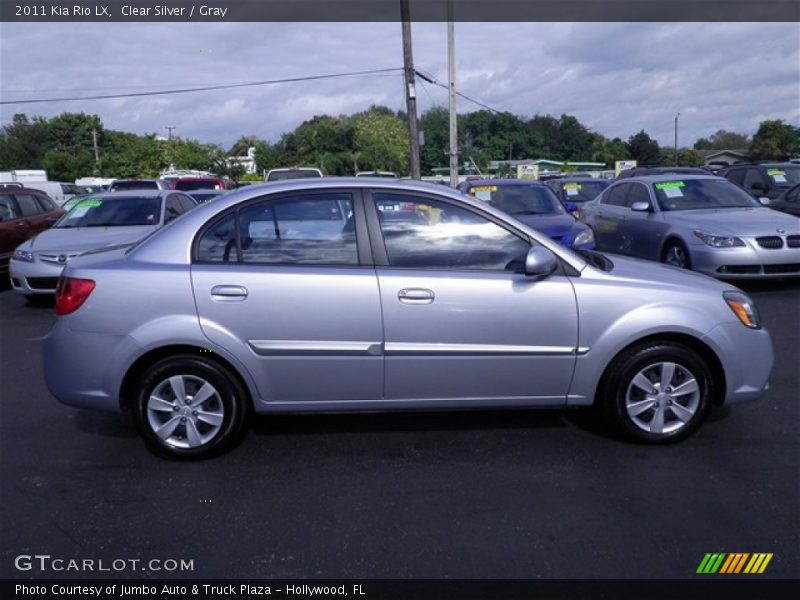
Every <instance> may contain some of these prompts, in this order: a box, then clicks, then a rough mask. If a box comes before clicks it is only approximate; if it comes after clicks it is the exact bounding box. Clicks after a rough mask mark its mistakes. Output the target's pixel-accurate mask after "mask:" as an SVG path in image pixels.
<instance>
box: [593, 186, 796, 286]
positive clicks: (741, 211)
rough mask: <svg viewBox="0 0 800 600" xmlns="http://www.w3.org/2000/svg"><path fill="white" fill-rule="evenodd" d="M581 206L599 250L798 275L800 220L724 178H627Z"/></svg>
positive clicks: (740, 271)
mask: <svg viewBox="0 0 800 600" xmlns="http://www.w3.org/2000/svg"><path fill="white" fill-rule="evenodd" d="M582 208H583V213H582V215H581V220H582V221H583V222H585V223H586V224H587V225H589V227H591V228H592V230H593V231H594V234H595V241H596V244H597V249H598V250H600V251H604V252H611V253H617V254H624V255H627V256H635V257H638V258H646V259H650V260H658V261H661V262H664V263H667V264H669V265H673V266H675V267H681V268H684V269H693V270H695V271H699V272H701V273H705V274H706V275H711V276H712V277H719V278H721V279H753V278H765V277H766V278H769V277H800V218H798V217H797V216H794V215H788V214H783V213H780V212H777V211H774V210H772V209H770V208H765V207H763V206H761V204H759V202H758V201H756V200H754V199H753V198H752V197H751V196H750V195H749V194H747V193H746V192H745V191H744V190H743V189H741V188H740V187H738V186H737V185H735V184H733V183H731V182H730V181H728V180H727V179H723V178H722V177H714V176H710V175H675V174H669V175H659V176H644V177H632V178H628V179H624V180H622V181H618V182H617V183H615V184H614V185H612V186H611V187H609V188H608V189H606V190H604V191H603V193H602V194H601V195H600V196H598V197H597V198H595V199H594V200H593V201H591V202H587V203H585V204H584V205H583V207H582Z"/></svg>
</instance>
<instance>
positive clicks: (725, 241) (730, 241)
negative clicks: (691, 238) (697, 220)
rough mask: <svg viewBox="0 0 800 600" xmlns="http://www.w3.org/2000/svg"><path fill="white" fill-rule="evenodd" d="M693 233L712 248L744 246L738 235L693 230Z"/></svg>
mask: <svg viewBox="0 0 800 600" xmlns="http://www.w3.org/2000/svg"><path fill="white" fill-rule="evenodd" d="M694 234H695V235H696V236H697V237H699V238H700V239H701V240H703V241H704V242H705V243H706V244H708V245H709V246H713V247H714V248H733V247H735V246H744V242H743V241H742V240H740V239H739V238H738V237H733V236H730V235H712V234H710V233H705V232H704V231H697V230H695V232H694Z"/></svg>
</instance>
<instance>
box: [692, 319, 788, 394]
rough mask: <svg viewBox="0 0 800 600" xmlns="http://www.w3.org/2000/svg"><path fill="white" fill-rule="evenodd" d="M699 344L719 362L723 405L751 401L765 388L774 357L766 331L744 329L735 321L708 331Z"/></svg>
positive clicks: (767, 386)
mask: <svg viewBox="0 0 800 600" xmlns="http://www.w3.org/2000/svg"><path fill="white" fill-rule="evenodd" d="M703 341H704V342H705V343H706V344H708V345H709V346H711V348H712V349H713V350H714V352H715V354H716V355H717V356H718V357H719V358H720V361H721V362H722V368H723V371H724V372H725V398H724V401H723V403H724V404H738V403H739V402H746V401H748V400H755V399H757V398H759V397H761V396H762V395H763V394H764V392H766V391H767V389H769V376H770V373H771V372H772V365H773V363H774V361H775V357H774V354H773V350H772V340H771V338H770V335H769V332H768V331H767V330H766V329H748V328H747V327H745V326H744V325H742V324H741V323H738V322H732V323H723V324H721V325H717V326H716V327H714V328H713V329H712V330H711V331H709V332H708V333H707V334H706V335H705V337H704V338H703Z"/></svg>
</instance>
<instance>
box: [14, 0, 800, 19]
mask: <svg viewBox="0 0 800 600" xmlns="http://www.w3.org/2000/svg"><path fill="white" fill-rule="evenodd" d="M448 1H449V0H408V3H409V9H410V18H411V20H412V21H416V22H425V21H428V22H435V21H447V20H448ZM452 4H453V20H454V21H458V22H484V21H487V22H488V21H495V22H503V21H511V22H525V21H527V22H548V21H550V22H556V21H563V22H579V21H588V22H604V21H607V22H666V21H675V22H677V21H680V22H713V21H719V22H732V21H748V22H749V21H769V22H793V21H799V20H800V2H798V1H797V0H602V1H601V0H452ZM400 5H401V0H212V1H211V2H205V3H204V2H192V1H186V0H151V1H141V0H139V1H129V0H99V1H97V0H92V1H91V2H86V1H81V0H78V1H77V2H75V1H68V0H65V1H62V2H59V1H52V0H31V1H21V0H16V1H14V0H3V2H2V3H0V21H6V22H60V21H64V22H70V21H95V22H106V21H118V22H134V21H137V22H138V21H141V22H147V21H161V22H165V21H166V22H189V21H206V22H214V21H220V22H258V21H265V22H278V21H285V22H307V21H319V22H352V21H365V22H370V21H371V22H391V21H399V20H400Z"/></svg>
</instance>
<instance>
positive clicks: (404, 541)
mask: <svg viewBox="0 0 800 600" xmlns="http://www.w3.org/2000/svg"><path fill="white" fill-rule="evenodd" d="M742 287H744V288H745V290H746V291H748V292H749V293H751V295H752V296H753V297H754V299H755V300H756V303H757V305H758V307H759V309H760V310H761V314H762V317H763V320H764V322H765V325H766V327H767V328H768V329H769V330H770V332H771V333H772V336H773V342H774V346H775V352H776V364H775V370H774V373H773V377H772V386H771V389H770V390H769V392H768V393H767V394H766V395H765V396H764V397H763V398H762V399H761V400H758V401H756V402H752V403H749V404H745V405H739V406H736V407H733V408H732V409H721V410H716V411H715V412H714V413H713V414H712V416H711V419H710V420H709V421H708V422H707V423H706V424H705V425H704V427H703V428H702V429H701V430H700V431H699V432H698V433H697V434H696V435H695V436H693V437H692V438H690V439H689V440H687V441H685V442H683V443H681V444H678V445H673V446H666V447H645V446H638V445H632V444H629V443H625V442H621V441H618V440H617V439H615V438H613V437H611V436H609V434H607V433H606V432H605V431H604V430H603V429H602V428H598V427H597V426H596V425H595V424H594V422H593V420H592V418H591V415H590V414H589V413H587V412H586V411H551V410H547V411H536V410H524V411H502V412H501V411H488V412H487V411H480V412H458V413H456V412H451V413H403V414H348V415H342V414H339V415H302V416H293V415H279V416H268V417H259V418H257V419H255V422H254V424H253V426H252V428H251V429H250V432H249V433H248V435H247V437H246V439H245V440H244V442H243V443H242V444H241V445H240V446H239V447H238V448H236V449H235V450H234V451H232V452H230V453H228V454H226V455H224V456H221V457H219V458H216V459H214V460H210V461H203V462H193V463H178V462H170V461H166V460H162V459H159V458H157V457H155V456H153V455H151V454H150V453H148V451H147V450H146V449H145V447H144V445H143V444H142V442H141V441H140V439H139V438H138V436H137V434H136V431H135V429H134V427H133V425H132V423H131V420H130V418H129V417H128V416H126V415H115V414H104V413H96V412H90V411H84V410H78V409H74V408H69V407H66V406H63V405H61V404H59V403H58V402H57V401H56V400H55V399H53V398H52V397H51V396H50V395H49V393H48V392H47V389H46V388H45V386H44V383H43V379H42V364H41V339H42V336H43V335H45V334H46V332H47V331H48V329H49V327H50V324H51V322H52V320H53V318H54V317H53V309H52V304H50V305H49V306H48V305H44V306H31V305H28V304H27V303H26V302H25V300H24V299H23V298H22V297H20V296H17V295H15V294H13V293H12V292H10V291H0V482H2V484H1V485H0V539H2V545H1V546H0V577H36V578H40V577H91V576H101V577H102V576H117V575H121V576H127V577H153V578H156V577H163V576H174V577H192V578H201V577H202V578H216V577H237V578H309V577H312V578H384V577H389V578H691V577H697V576H696V575H695V571H696V569H697V567H698V565H699V564H700V562H701V560H702V559H703V557H704V555H705V554H706V553H709V552H749V553H755V552H769V553H773V554H774V556H773V559H772V561H771V563H770V564H769V567H768V569H767V570H766V572H765V574H764V575H763V577H782V578H783V577H797V575H798V573H800V539H799V536H798V532H800V528H798V520H799V519H798V514H799V513H798V507H800V501H799V500H800V486H799V485H798V475H799V474H800V470H799V469H798V462H799V460H798V459H799V458H800V452H798V450H799V449H800V435H798V424H800V359H798V348H800V283H798V282H769V283H763V284H748V285H743V286H742ZM742 351H743V352H746V351H747V349H746V348H744V349H742ZM35 554H39V555H43V554H44V555H50V556H51V558H53V559H55V558H62V559H64V560H69V559H78V560H83V559H90V560H94V561H99V560H100V559H102V560H103V561H105V562H104V564H105V565H106V566H107V567H108V566H109V565H111V564H112V562H111V561H114V560H124V561H128V562H127V563H126V564H127V565H130V564H136V567H135V568H131V569H130V570H128V567H127V566H126V567H125V569H124V570H122V571H121V572H119V573H117V572H115V571H113V570H112V572H111V573H108V572H94V573H92V572H69V571H53V570H46V571H44V572H41V571H39V570H38V569H37V568H36V565H34V566H33V567H32V568H31V570H25V571H21V570H19V569H18V568H17V567H16V566H15V561H16V562H19V561H18V560H17V557H18V556H20V555H35ZM153 559H155V560H160V561H167V560H169V559H173V560H176V561H178V562H180V561H181V560H183V561H192V566H193V569H192V570H191V571H181V570H179V569H178V570H175V571H169V572H167V571H164V570H162V571H157V570H152V569H151V568H150V567H151V566H152V565H151V564H150V563H149V561H151V560H153ZM132 560H140V561H142V562H141V563H132V562H130V561H132ZM64 564H67V563H64ZM116 564H117V565H121V564H122V563H119V562H118V563H116ZM157 564H158V565H165V563H164V562H161V563H157ZM94 565H95V567H97V565H98V563H97V562H95V563H94ZM142 565H148V566H145V567H142ZM166 565H169V566H171V565H172V563H166ZM23 566H24V562H23ZM62 566H63V565H62ZM142 568H144V569H145V570H142ZM164 568H166V566H164Z"/></svg>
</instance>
